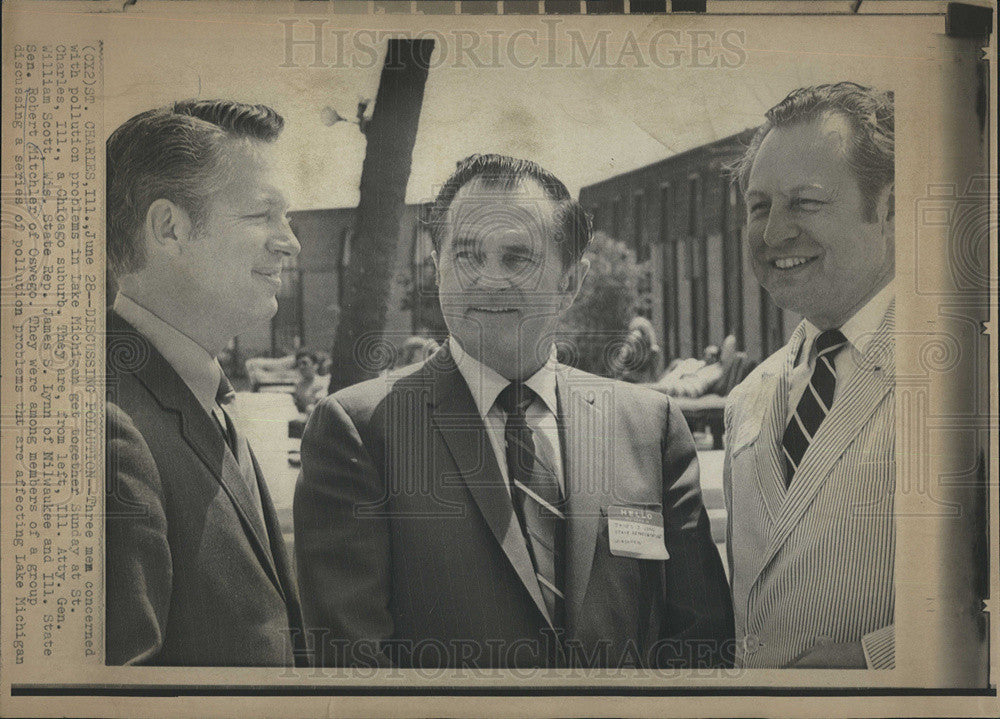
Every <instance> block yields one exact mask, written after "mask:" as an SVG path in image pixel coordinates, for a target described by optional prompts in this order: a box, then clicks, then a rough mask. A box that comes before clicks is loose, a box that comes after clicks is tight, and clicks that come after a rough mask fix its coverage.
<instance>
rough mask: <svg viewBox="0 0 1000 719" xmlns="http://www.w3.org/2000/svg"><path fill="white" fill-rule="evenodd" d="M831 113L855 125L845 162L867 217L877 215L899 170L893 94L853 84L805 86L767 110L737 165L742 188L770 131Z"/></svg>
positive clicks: (735, 171)
mask: <svg viewBox="0 0 1000 719" xmlns="http://www.w3.org/2000/svg"><path fill="white" fill-rule="evenodd" d="M830 113H835V114H838V115H840V116H841V117H843V118H845V119H846V120H847V121H848V122H849V123H850V125H851V129H852V133H851V138H850V146H849V149H848V157H847V160H848V162H849V163H850V166H851V169H852V170H853V172H854V175H855V177H856V178H857V180H858V186H859V188H860V190H861V195H862V198H863V202H864V212H865V216H866V219H869V220H870V219H873V218H874V215H875V205H876V202H877V200H878V195H879V193H880V192H881V191H882V190H883V189H884V188H885V187H886V186H887V185H891V184H892V183H893V182H894V180H895V174H896V169H895V162H896V155H895V116H894V111H893V94H892V91H888V92H879V91H877V90H874V89H872V88H870V87H866V86H864V85H858V84H857V83H853V82H838V83H833V84H827V85H815V86H812V87H803V88H800V89H798V90H794V91H793V92H791V93H790V94H789V95H788V97H786V98H785V99H784V100H782V101H781V102H779V103H778V104H777V105H775V106H774V107H772V108H771V109H770V110H768V111H767V112H766V113H765V117H766V118H767V121H766V122H765V123H764V124H763V125H761V126H760V128H758V130H757V132H756V133H755V134H754V136H753V139H752V140H751V141H750V146H749V147H748V148H747V151H746V153H745V154H744V155H743V158H742V159H741V160H739V161H738V162H737V163H736V164H735V166H734V168H733V169H734V173H735V175H736V177H737V179H738V180H739V183H740V188H741V189H742V190H743V192H746V190H747V184H748V182H749V180H750V169H751V168H752V167H753V162H754V160H755V159H756V157H757V152H758V151H759V150H760V146H761V143H762V142H764V138H765V137H767V134H768V133H769V132H770V131H771V130H773V129H774V128H776V127H788V126H790V125H797V124H799V123H803V122H809V121H812V120H816V119H820V118H823V117H825V116H826V115H827V114H830Z"/></svg>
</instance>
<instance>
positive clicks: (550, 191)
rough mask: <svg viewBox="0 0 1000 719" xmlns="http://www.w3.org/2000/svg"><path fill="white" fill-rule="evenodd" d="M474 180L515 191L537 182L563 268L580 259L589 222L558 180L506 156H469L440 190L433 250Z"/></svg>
mask: <svg viewBox="0 0 1000 719" xmlns="http://www.w3.org/2000/svg"><path fill="white" fill-rule="evenodd" d="M473 180H476V181H478V182H479V183H480V184H481V186H482V187H483V188H486V189H501V190H514V189H517V188H518V187H520V186H521V183H523V182H525V181H526V180H534V181H535V182H537V183H538V184H539V185H540V186H541V187H542V189H543V190H544V191H545V194H546V195H547V196H548V197H549V198H550V199H551V200H552V202H553V204H554V205H555V210H556V213H555V221H556V228H557V230H556V237H555V242H556V244H557V245H558V246H559V251H560V255H561V258H562V263H563V267H569V266H570V265H572V264H573V263H574V262H577V261H578V260H579V259H580V258H581V257H583V253H584V251H585V250H586V249H587V244H588V243H589V242H590V237H591V219H590V216H589V215H588V214H587V213H586V212H585V211H584V209H583V207H582V206H581V205H580V203H579V202H577V201H576V200H574V199H573V196H572V195H570V193H569V190H568V189H567V188H566V185H564V184H563V183H562V182H561V181H560V180H559V178H557V177H556V176H555V175H553V174H552V173H551V172H549V171H548V170H546V169H545V168H543V167H541V166H540V165H539V164H537V163H535V162H532V161H531V160H522V159H518V158H516V157H508V156H506V155H493V154H486V155H479V154H476V155H469V156H468V157H466V158H465V159H464V160H462V161H461V162H459V163H458V167H457V169H456V170H455V172H454V173H452V175H451V177H449V178H448V180H447V182H445V183H444V185H443V186H442V187H441V190H440V192H438V195H437V198H436V199H435V200H434V206H433V207H432V209H431V213H430V219H429V220H428V226H429V229H430V233H431V240H432V241H433V243H434V249H435V250H436V251H437V252H438V253H440V252H441V241H442V238H443V236H444V233H445V230H446V223H447V220H448V210H449V208H450V207H451V203H452V201H453V200H454V199H455V195H457V194H458V191H459V190H461V189H462V188H463V187H465V186H466V185H467V184H469V183H470V182H472V181H473Z"/></svg>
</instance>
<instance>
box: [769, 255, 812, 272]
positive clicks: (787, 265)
mask: <svg viewBox="0 0 1000 719" xmlns="http://www.w3.org/2000/svg"><path fill="white" fill-rule="evenodd" d="M808 261H809V258H808V257H782V258H780V259H777V260H775V261H774V265H775V267H777V268H778V269H782V270H789V269H791V268H792V267H798V266H799V265H804V264H805V263H806V262H808Z"/></svg>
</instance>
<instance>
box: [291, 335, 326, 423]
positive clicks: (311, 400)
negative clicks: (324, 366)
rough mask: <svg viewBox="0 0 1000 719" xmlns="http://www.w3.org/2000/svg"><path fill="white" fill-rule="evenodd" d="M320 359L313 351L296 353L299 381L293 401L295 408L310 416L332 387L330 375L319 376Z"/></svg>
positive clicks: (303, 350) (301, 350) (293, 393)
mask: <svg viewBox="0 0 1000 719" xmlns="http://www.w3.org/2000/svg"><path fill="white" fill-rule="evenodd" d="M320 364H321V363H320V358H319V355H317V354H316V353H315V352H313V351H312V350H307V349H300V350H298V351H297V352H296V353H295V369H296V370H297V371H298V373H299V380H298V382H296V383H295V390H294V391H293V392H292V399H293V400H294V401H295V408H296V409H297V410H298V411H299V412H301V413H302V414H306V415H308V414H310V413H311V412H312V410H313V407H315V406H316V404H317V403H318V402H319V401H320V400H321V399H323V398H324V397H326V395H327V392H328V391H329V387H330V375H329V374H326V375H321V374H319V369H320Z"/></svg>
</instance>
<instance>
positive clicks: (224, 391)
mask: <svg viewBox="0 0 1000 719" xmlns="http://www.w3.org/2000/svg"><path fill="white" fill-rule="evenodd" d="M235 399H236V390H235V389H233V384H232V382H230V381H229V378H228V377H226V374H225V372H223V373H222V376H221V377H220V378H219V389H218V390H217V391H216V393H215V401H216V402H217V403H218V404H219V408H220V409H221V410H222V416H223V417H225V419H226V424H225V426H223V425H222V423H221V422H219V428H220V429H221V430H222V436H223V437H225V439H226V444H228V445H229V449H230V450H231V451H232V453H233V456H234V457H236V458H237V459H239V456H240V453H239V450H238V449H237V439H236V425H234V424H233V420H232V419H231V418H230V417H229V412H227V411H226V405H227V404H232V402H233V400H235Z"/></svg>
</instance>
